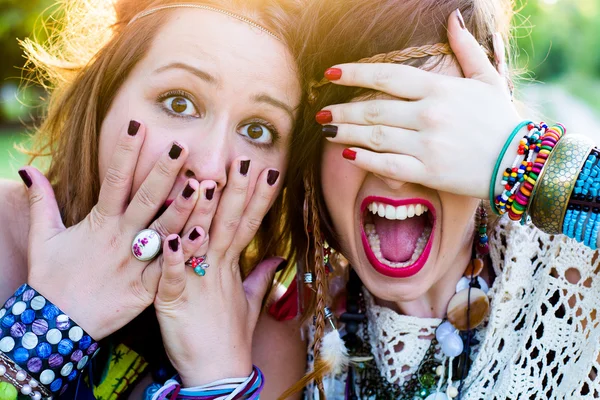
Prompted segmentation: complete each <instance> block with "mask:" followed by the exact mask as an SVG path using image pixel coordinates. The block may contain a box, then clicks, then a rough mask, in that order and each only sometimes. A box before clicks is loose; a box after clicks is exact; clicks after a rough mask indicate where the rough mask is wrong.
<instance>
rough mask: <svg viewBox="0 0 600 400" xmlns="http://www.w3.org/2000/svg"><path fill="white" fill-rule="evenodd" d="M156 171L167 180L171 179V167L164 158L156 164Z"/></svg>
mask: <svg viewBox="0 0 600 400" xmlns="http://www.w3.org/2000/svg"><path fill="white" fill-rule="evenodd" d="M154 169H155V171H156V172H157V173H158V174H159V175H160V176H163V177H165V178H168V177H170V176H171V174H172V171H171V166H170V165H169V163H168V162H167V161H166V160H165V159H164V158H162V159H160V160H159V161H158V162H157V163H156V166H155V168H154Z"/></svg>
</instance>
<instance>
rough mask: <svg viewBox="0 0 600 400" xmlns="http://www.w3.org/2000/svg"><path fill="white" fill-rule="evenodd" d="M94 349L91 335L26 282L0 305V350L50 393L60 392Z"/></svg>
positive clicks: (96, 351) (90, 357) (94, 351)
mask: <svg viewBox="0 0 600 400" xmlns="http://www.w3.org/2000/svg"><path fill="white" fill-rule="evenodd" d="M98 351H99V346H98V343H97V342H96V341H95V340H94V339H92V338H91V337H90V336H89V335H87V334H86V333H85V332H84V331H83V329H81V328H80V327H79V325H77V324H76V323H75V322H74V321H73V320H72V319H71V318H69V317H68V316H67V315H66V314H65V313H63V312H62V311H61V310H60V309H59V308H58V307H56V306H55V305H54V304H52V303H51V302H50V301H48V300H47V299H46V298H45V297H44V296H42V295H41V294H39V293H38V292H37V291H36V290H35V289H33V288H32V287H30V286H29V285H27V284H24V285H22V286H21V287H20V288H19V289H17V291H16V292H15V294H14V295H13V296H12V297H11V298H9V299H8V300H7V301H6V303H5V304H4V307H3V308H1V309H0V352H2V353H4V354H5V355H6V356H7V357H8V358H10V359H11V360H12V361H14V362H15V364H17V365H19V366H20V367H21V368H23V370H25V371H26V372H27V373H28V374H30V375H31V376H32V377H33V378H34V379H35V380H36V381H39V382H40V383H41V384H42V385H46V386H47V387H48V388H49V389H50V391H51V392H52V393H55V394H57V393H58V394H60V393H63V392H64V391H65V390H66V388H67V385H68V383H69V382H72V381H74V380H75V379H77V377H78V376H79V372H80V371H81V370H83V369H84V368H85V367H86V365H87V364H88V362H89V361H90V360H91V359H92V358H93V357H94V356H95V355H96V354H97V353H98Z"/></svg>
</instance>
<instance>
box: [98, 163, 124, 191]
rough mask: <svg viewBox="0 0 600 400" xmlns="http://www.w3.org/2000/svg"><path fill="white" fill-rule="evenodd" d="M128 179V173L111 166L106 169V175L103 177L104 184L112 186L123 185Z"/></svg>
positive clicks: (118, 186) (119, 186)
mask: <svg viewBox="0 0 600 400" xmlns="http://www.w3.org/2000/svg"><path fill="white" fill-rule="evenodd" d="M128 179H129V175H128V174H126V173H123V172H122V171H120V170H119V169H118V168H115V167H112V166H111V167H109V168H108V170H107V171H106V176H105V177H104V181H105V182H106V184H108V185H109V186H111V187H114V188H122V187H124V186H125V184H126V183H127V180H128Z"/></svg>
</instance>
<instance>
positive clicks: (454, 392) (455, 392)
mask: <svg viewBox="0 0 600 400" xmlns="http://www.w3.org/2000/svg"><path fill="white" fill-rule="evenodd" d="M446 394H447V395H448V397H450V398H451V399H453V398H455V397H456V396H458V389H457V388H455V387H454V386H448V389H446Z"/></svg>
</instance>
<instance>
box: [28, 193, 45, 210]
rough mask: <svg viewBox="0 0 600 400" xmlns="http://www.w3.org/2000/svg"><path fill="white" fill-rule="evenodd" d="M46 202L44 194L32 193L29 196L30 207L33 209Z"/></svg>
mask: <svg viewBox="0 0 600 400" xmlns="http://www.w3.org/2000/svg"><path fill="white" fill-rule="evenodd" d="M43 200H44V194H43V193H42V192H39V191H35V192H32V193H31V194H30V195H29V205H30V206H31V207H35V206H36V205H37V204H38V203H41V202H42V201H43Z"/></svg>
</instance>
